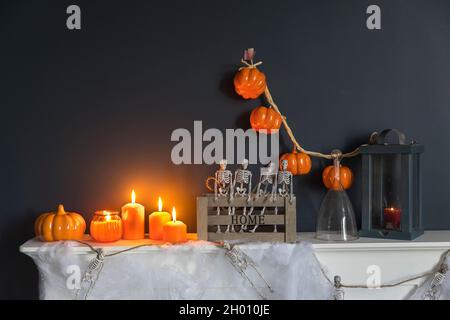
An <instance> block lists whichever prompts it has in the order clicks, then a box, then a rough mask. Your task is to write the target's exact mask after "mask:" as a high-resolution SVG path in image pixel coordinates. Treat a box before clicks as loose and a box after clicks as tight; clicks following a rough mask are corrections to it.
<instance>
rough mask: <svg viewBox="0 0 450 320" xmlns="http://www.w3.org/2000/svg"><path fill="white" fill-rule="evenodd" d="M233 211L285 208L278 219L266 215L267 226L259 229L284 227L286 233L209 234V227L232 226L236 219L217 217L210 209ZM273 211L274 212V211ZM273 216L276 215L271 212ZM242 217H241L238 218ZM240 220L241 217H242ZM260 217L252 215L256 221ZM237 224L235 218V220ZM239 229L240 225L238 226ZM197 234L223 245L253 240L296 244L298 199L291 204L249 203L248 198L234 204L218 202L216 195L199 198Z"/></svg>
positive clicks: (288, 202) (281, 200) (263, 201)
mask: <svg viewBox="0 0 450 320" xmlns="http://www.w3.org/2000/svg"><path fill="white" fill-rule="evenodd" d="M218 206H219V207H231V206H234V207H236V208H237V209H241V208H242V207H244V206H245V207H247V208H249V207H251V206H254V207H264V206H265V207H266V208H268V209H271V208H273V207H275V206H276V207H279V208H282V209H281V210H280V211H281V212H280V214H279V215H274V214H267V215H264V222H263V223H258V225H284V229H283V230H284V231H285V232H264V231H258V230H257V231H256V232H254V233H250V232H227V233H214V232H208V225H223V226H224V225H231V224H232V221H233V220H232V219H233V216H229V215H227V214H221V215H215V214H214V213H213V211H211V208H214V207H218ZM272 210H273V209H272ZM272 212H273V211H272ZM237 215H239V214H237ZM240 216H241V215H240ZM256 216H258V214H254V215H252V217H256ZM235 222H236V218H235ZM235 225H239V223H237V224H236V223H235ZM197 233H198V238H199V239H200V240H209V241H221V240H250V241H285V242H295V241H296V238H297V216H296V199H295V198H294V199H293V201H292V203H291V202H290V201H289V199H287V198H281V197H278V198H277V200H276V201H275V202H272V201H271V200H270V199H258V200H257V201H250V202H247V199H246V198H235V199H233V200H232V201H231V202H230V201H229V200H228V199H225V198H222V199H218V201H215V199H214V195H212V194H207V195H204V196H199V197H197Z"/></svg>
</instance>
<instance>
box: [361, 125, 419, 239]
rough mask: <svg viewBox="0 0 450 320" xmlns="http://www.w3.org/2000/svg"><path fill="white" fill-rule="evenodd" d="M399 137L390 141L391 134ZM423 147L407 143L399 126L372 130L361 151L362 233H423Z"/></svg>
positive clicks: (390, 235) (411, 236)
mask: <svg viewBox="0 0 450 320" xmlns="http://www.w3.org/2000/svg"><path fill="white" fill-rule="evenodd" d="M390 134H395V136H396V138H397V141H396V142H395V143H388V142H387V138H388V135H390ZM423 152H424V147H423V146H422V145H419V144H417V143H416V142H415V141H412V142H410V143H406V138H405V135H404V134H403V133H402V132H400V131H399V130H396V129H386V130H383V131H382V132H381V133H376V132H375V133H373V134H372V135H371V137H370V143H369V144H368V145H364V146H362V147H361V149H360V153H361V155H362V188H363V190H362V191H363V192H362V230H361V231H360V234H361V236H368V237H381V238H392V239H414V238H415V237H417V236H419V235H421V234H422V233H423V229H422V213H421V211H422V208H421V207H422V199H421V198H422V191H421V164H420V162H421V161H420V160H421V159H420V155H421V153H423Z"/></svg>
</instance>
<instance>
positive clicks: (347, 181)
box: [322, 166, 353, 190]
mask: <svg viewBox="0 0 450 320" xmlns="http://www.w3.org/2000/svg"><path fill="white" fill-rule="evenodd" d="M339 178H340V181H341V182H340V183H341V185H342V187H343V188H344V189H348V188H350V187H351V186H352V184H353V172H352V170H350V168H349V167H346V166H340V167H339ZM322 180H323V184H324V185H325V187H327V188H328V189H333V190H339V189H340V185H339V180H337V179H336V178H335V172H334V166H327V167H326V168H325V169H324V170H323V172H322Z"/></svg>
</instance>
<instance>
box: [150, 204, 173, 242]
mask: <svg viewBox="0 0 450 320" xmlns="http://www.w3.org/2000/svg"><path fill="white" fill-rule="evenodd" d="M170 220H171V217H170V214H169V213H168V212H166V211H162V200H161V197H159V198H158V211H155V212H153V213H152V214H151V215H149V217H148V232H149V238H150V239H152V240H161V239H162V238H163V226H164V225H165V224H166V223H167V222H169V221H170Z"/></svg>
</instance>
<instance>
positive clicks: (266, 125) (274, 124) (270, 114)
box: [234, 48, 360, 189]
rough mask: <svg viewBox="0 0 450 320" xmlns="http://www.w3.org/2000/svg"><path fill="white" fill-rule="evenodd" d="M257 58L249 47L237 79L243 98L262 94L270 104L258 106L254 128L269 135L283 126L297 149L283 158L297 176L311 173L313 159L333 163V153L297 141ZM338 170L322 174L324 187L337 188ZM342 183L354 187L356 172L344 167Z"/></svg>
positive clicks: (350, 154)
mask: <svg viewBox="0 0 450 320" xmlns="http://www.w3.org/2000/svg"><path fill="white" fill-rule="evenodd" d="M254 57H255V50H254V49H253V48H249V49H247V50H245V51H244V58H243V59H241V63H242V64H244V65H245V66H243V67H241V68H239V70H238V72H237V73H236V75H235V77H234V89H235V91H236V93H237V94H239V95H240V96H242V97H243V98H244V99H256V98H258V97H259V96H260V95H261V94H262V93H264V96H265V98H266V100H267V102H268V103H269V105H270V107H269V108H267V107H263V106H261V107H257V108H255V109H254V110H253V111H252V113H251V115H250V125H251V127H252V128H253V129H254V130H256V131H258V132H261V131H263V132H267V133H269V134H271V133H274V132H276V130H278V129H279V128H280V127H281V124H283V126H284V128H285V129H286V132H287V134H288V136H289V138H290V140H291V141H292V143H293V144H294V150H293V152H291V153H285V154H283V155H282V156H281V157H280V162H281V160H288V170H289V171H291V172H292V174H293V175H304V174H308V173H309V172H310V171H311V158H310V156H312V157H319V158H324V159H329V160H332V159H333V157H332V155H331V154H324V153H320V152H316V151H308V150H306V149H304V148H303V147H302V146H301V145H300V144H299V143H298V141H297V139H296V138H295V136H294V134H293V132H292V129H291V128H290V127H289V124H288V123H287V120H286V117H285V116H283V115H282V114H281V112H280V109H279V108H278V106H277V104H276V103H275V101H274V100H273V98H272V95H271V93H270V91H269V87H268V85H267V83H266V76H265V75H264V73H262V72H261V71H259V69H258V68H257V66H259V65H261V64H262V62H261V61H260V62H257V63H254V62H253V58H254ZM359 148H360V147H358V148H356V149H355V150H353V151H351V152H348V153H344V154H342V156H341V159H342V158H350V157H354V156H356V155H358V154H359ZM334 173H335V172H334V167H333V166H332V165H331V166H327V167H326V168H325V169H324V170H323V172H322V180H323V183H324V185H325V186H326V187H327V188H328V189H331V188H336V187H337V184H338V183H339V182H338V181H335V179H334V177H335V176H336V175H335V174H334ZM339 173H340V177H341V178H340V180H341V182H340V184H342V187H343V188H344V189H348V188H350V187H351V185H352V183H353V173H352V171H351V170H350V168H349V167H346V166H340V170H339Z"/></svg>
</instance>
